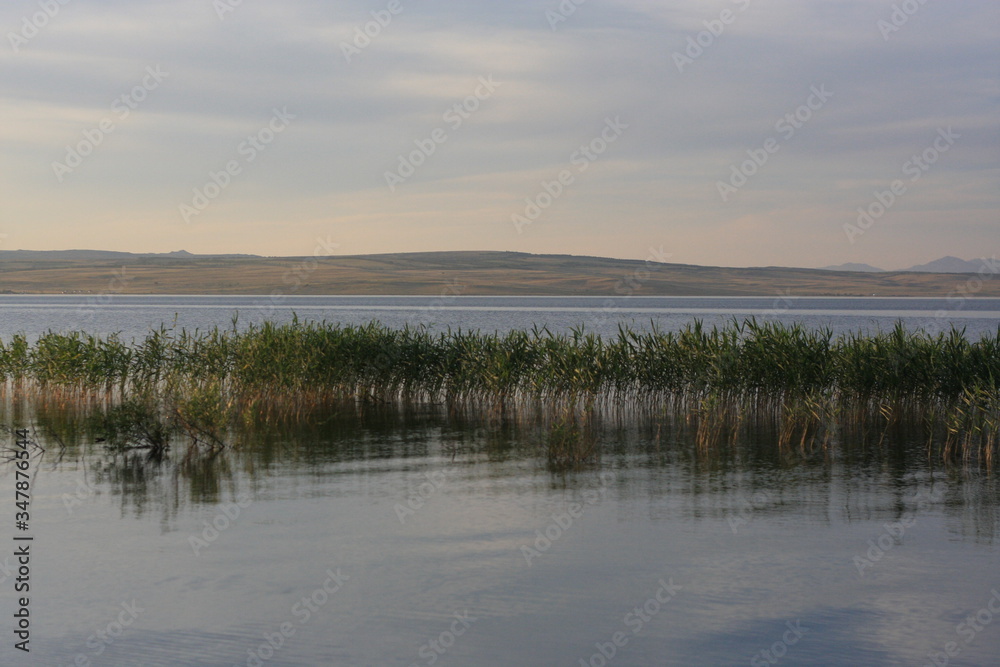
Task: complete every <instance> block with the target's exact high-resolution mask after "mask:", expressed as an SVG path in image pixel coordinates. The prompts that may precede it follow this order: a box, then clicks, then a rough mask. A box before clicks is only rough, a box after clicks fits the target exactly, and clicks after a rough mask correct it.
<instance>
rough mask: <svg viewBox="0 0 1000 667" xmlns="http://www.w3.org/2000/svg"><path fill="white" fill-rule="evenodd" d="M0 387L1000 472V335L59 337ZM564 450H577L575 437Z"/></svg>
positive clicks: (347, 331)
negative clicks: (929, 462)
mask: <svg viewBox="0 0 1000 667" xmlns="http://www.w3.org/2000/svg"><path fill="white" fill-rule="evenodd" d="M0 382H2V383H4V385H5V386H6V387H7V388H13V389H14V390H17V391H37V390H48V389H55V388H59V389H63V390H65V389H70V390H79V391H88V392H94V391H98V392H105V393H106V394H107V395H108V396H114V397H116V400H119V401H124V400H138V401H140V402H142V403H144V404H146V405H152V404H154V403H157V402H158V403H159V405H160V408H158V409H160V410H161V411H165V412H166V413H167V414H168V415H171V416H172V417H173V418H174V419H175V420H177V421H178V422H179V423H181V425H182V426H183V427H184V428H185V429H186V430H188V432H190V433H192V434H193V435H197V434H200V435H201V436H203V437H204V438H205V439H206V440H213V439H214V440H215V441H218V442H222V441H224V438H223V437H222V435H223V433H222V432H223V431H224V430H225V428H226V424H227V422H228V421H231V420H232V419H233V418H234V415H243V418H246V415H247V414H248V413H255V412H267V411H268V410H276V409H283V410H286V411H287V410H292V411H294V410H296V409H305V408H306V407H308V406H310V405H316V404H318V403H322V402H324V401H333V400H337V401H342V400H351V401H356V402H362V403H364V402H389V403H401V404H412V403H434V404H441V405H444V406H447V408H448V409H449V410H452V411H463V410H476V411H493V412H496V413H498V414H505V413H507V412H509V411H516V410H519V409H520V410H523V409H525V407H526V406H532V409H536V408H538V406H542V407H543V409H550V410H553V411H555V412H558V413H560V414H562V413H565V412H566V411H567V410H570V411H572V410H576V409H587V410H592V409H599V410H604V411H615V410H637V409H638V410H661V411H668V412H671V413H672V414H682V415H684V416H685V418H686V419H688V420H690V421H693V422H696V423H697V424H699V443H700V444H703V445H705V446H708V445H710V444H711V443H713V442H717V441H719V440H720V439H725V438H727V437H736V435H737V434H738V433H739V432H740V429H742V428H745V427H752V426H753V425H754V424H763V423H765V422H766V423H775V422H777V423H780V424H781V426H782V428H781V433H782V435H781V438H780V442H779V444H782V445H787V444H791V443H794V442H796V441H800V442H801V443H804V442H805V441H806V440H809V441H814V440H816V439H817V438H818V439H820V440H822V439H824V438H829V437H830V435H831V434H832V433H835V432H836V431H837V429H838V428H843V427H845V426H847V427H851V428H856V427H861V428H863V427H865V426H866V425H869V424H870V425H871V426H872V427H873V428H876V427H877V428H884V427H885V426H886V425H888V424H892V423H894V422H896V421H899V420H901V419H908V420H914V419H916V420H923V421H925V422H926V423H927V425H928V433H929V437H931V438H939V439H941V440H942V443H943V444H942V447H943V449H944V451H945V452H946V453H947V454H948V455H949V456H971V455H982V456H984V457H986V458H987V459H988V460H992V457H993V455H994V453H995V450H996V448H997V441H998V432H1000V327H998V330H997V333H996V335H989V336H986V337H984V338H982V339H980V340H978V341H970V340H969V339H967V338H966V337H965V335H964V332H962V331H958V330H952V331H949V332H947V333H942V334H939V335H936V336H931V335H929V334H926V333H922V332H910V331H907V330H905V329H904V328H903V326H902V325H897V326H896V327H895V328H894V329H892V330H890V331H885V332H879V333H875V334H871V335H862V334H851V335H846V336H840V337H834V336H833V334H832V333H831V332H830V331H829V330H813V329H806V328H804V327H801V326H798V325H781V324H777V323H774V322H758V321H756V320H755V319H748V320H745V321H733V322H732V323H730V324H729V325H727V326H724V327H712V328H706V327H704V326H703V325H702V323H701V322H699V321H695V322H692V323H691V324H689V325H688V326H687V327H685V328H684V329H682V330H681V331H678V332H659V331H656V330H650V331H642V332H639V331H633V330H630V329H627V328H620V329H619V332H618V334H617V336H614V337H609V338H601V337H599V336H596V335H594V334H590V333H586V332H585V331H583V330H582V329H578V330H573V331H572V332H570V333H568V334H554V333H551V332H549V331H548V330H546V329H537V328H536V329H534V330H532V331H511V332H509V333H503V334H501V333H483V332H480V331H461V330H458V331H452V330H449V331H446V332H437V333H434V332H432V331H430V330H428V329H426V328H421V327H417V328H413V327H407V328H402V329H392V328H388V327H385V326H383V325H381V324H379V323H377V322H372V323H369V324H365V325H360V326H354V325H341V324H331V323H327V322H300V321H298V320H295V321H293V322H291V323H288V324H274V323H264V324H262V325H257V326H249V327H247V328H245V329H242V330H237V329H236V328H235V327H234V328H233V329H229V330H222V329H218V328H216V329H213V330H211V331H205V332H200V331H194V332H189V331H185V330H181V331H174V330H170V329H167V328H161V329H159V330H155V331H152V332H151V333H150V334H149V335H148V336H147V337H146V338H145V339H143V340H138V341H131V342H125V341H123V340H121V339H120V338H119V337H118V336H115V335H112V336H108V337H105V338H101V337H97V336H92V335H88V334H85V333H81V332H71V333H54V332H49V333H46V334H45V335H43V336H41V337H40V338H38V339H37V340H36V341H35V342H34V343H29V342H28V341H27V339H26V338H25V337H24V336H14V337H13V338H12V339H10V340H9V341H0ZM164 406H166V407H164ZM296 406H298V407H296ZM569 432H570V433H572V431H569ZM554 441H556V442H559V443H560V447H562V448H563V449H565V448H566V442H567V438H566V437H565V433H561V434H559V437H557V438H554ZM970 452H971V453H972V454H970Z"/></svg>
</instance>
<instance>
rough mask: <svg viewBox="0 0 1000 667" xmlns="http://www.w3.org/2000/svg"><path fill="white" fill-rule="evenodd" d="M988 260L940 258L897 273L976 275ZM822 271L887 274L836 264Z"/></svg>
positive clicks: (864, 266)
mask: <svg viewBox="0 0 1000 667" xmlns="http://www.w3.org/2000/svg"><path fill="white" fill-rule="evenodd" d="M991 265H992V262H991V261H990V260H988V259H969V260H965V259H961V258H960V257H952V256H951V255H948V256H947V257H942V258H940V259H935V260H934V261H933V262H927V263H926V264H917V265H916V266H911V267H909V268H907V269H898V271H899V272H904V271H910V272H915V273H978V272H979V271H981V270H982V268H983V267H984V266H991ZM820 268H821V269H822V270H824V271H854V272H859V273H887V271H886V270H885V269H880V268H878V267H877V266H872V265H871V264H856V263H853V262H848V263H847V264H837V265H836V266H822V267H820Z"/></svg>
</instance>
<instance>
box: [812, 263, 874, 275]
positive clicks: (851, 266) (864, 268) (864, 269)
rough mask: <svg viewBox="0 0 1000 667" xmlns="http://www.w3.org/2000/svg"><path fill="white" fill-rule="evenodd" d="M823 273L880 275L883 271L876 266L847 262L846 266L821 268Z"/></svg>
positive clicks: (838, 265)
mask: <svg viewBox="0 0 1000 667" xmlns="http://www.w3.org/2000/svg"><path fill="white" fill-rule="evenodd" d="M821 270H823V271H857V272H860V273H882V272H883V271H885V269H880V268H878V267H877V266H872V265H871V264H858V263H856V262H848V263H847V264H837V265H836V266H824V267H821Z"/></svg>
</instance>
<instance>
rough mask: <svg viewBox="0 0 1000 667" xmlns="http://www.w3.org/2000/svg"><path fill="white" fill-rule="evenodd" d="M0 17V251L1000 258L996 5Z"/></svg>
mask: <svg viewBox="0 0 1000 667" xmlns="http://www.w3.org/2000/svg"><path fill="white" fill-rule="evenodd" d="M0 26H2V28H3V32H4V35H5V36H4V43H3V45H2V47H0V51H2V53H3V55H2V61H0V105H2V110H0V118H2V120H3V122H2V123H0V145H2V151H0V174H2V205H0V248H2V249H17V248H28V249H65V248H101V249H111V250H128V251H136V252H166V251H170V250H177V249H181V248H183V249H186V250H188V251H191V252H196V253H210V252H245V253H254V254H263V255H308V254H312V253H313V252H317V251H318V252H321V253H325V252H333V253H336V254H356V253H376V252H400V251H423V250H472V249H485V250H515V251H525V252H535V253H570V254H586V255H606V256H613V257H626V258H638V259H644V258H646V257H648V256H649V255H650V248H653V249H655V250H656V251H657V253H659V255H658V256H659V257H665V256H666V255H668V254H669V260H670V261H675V262H684V263H695V264H711V265H724V266H759V265H775V264H776V265H788V266H822V265H826V264H835V263H840V262H848V261H852V262H867V263H870V264H875V265H877V266H880V267H883V268H889V269H892V268H900V267H904V266H909V265H912V264H916V263H921V262H925V261H929V260H931V259H935V258H937V257H940V256H942V255H946V254H951V255H958V256H960V257H963V258H972V257H978V256H982V255H986V256H990V255H993V254H996V253H998V252H1000V167H998V162H1000V129H998V128H1000V83H998V81H1000V2H997V0H962V1H960V2H953V1H947V2H946V1H945V0H905V1H903V0H896V1H895V2H890V1H889V0H844V1H839V0H838V1H832V0H736V1H734V0H701V1H698V0H676V1H656V2H654V1H652V0H648V1H643V0H563V1H562V2H561V3H560V1H559V0H545V1H528V0H502V1H501V0H490V1H489V2H487V1H485V0H462V1H461V2H459V1H458V0H452V1H448V2H444V1H437V2H435V1H432V0H393V1H392V2H390V1H388V0H372V1H370V2H355V1H351V0H348V1H344V2H321V1H312V2H307V1H304V0H291V1H289V0H283V1H281V2H278V1H277V0H242V1H241V0H214V1H213V0H175V1H161V2H125V1H123V0H122V1H118V0H33V1H27V0H7V1H6V2H4V3H2V4H0ZM365 33H367V34H365ZM456 105H457V107H456ZM915 158H916V159H915ZM893 190H895V192H894V191H893ZM880 200H881V201H880ZM535 206H537V207H538V208H537V209H536V208H535ZM859 207H861V208H863V209H866V210H868V211H870V213H871V214H872V217H871V218H862V219H861V220H860V221H859V213H858V209H859ZM319 240H322V241H323V243H320V242H319ZM334 244H337V245H336V246H334ZM324 246H325V248H324Z"/></svg>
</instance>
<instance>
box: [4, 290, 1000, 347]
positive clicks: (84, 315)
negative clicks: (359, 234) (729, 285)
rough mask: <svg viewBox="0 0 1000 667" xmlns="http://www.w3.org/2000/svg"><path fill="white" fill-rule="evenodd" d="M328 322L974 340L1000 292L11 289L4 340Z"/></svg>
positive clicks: (987, 327)
mask: <svg viewBox="0 0 1000 667" xmlns="http://www.w3.org/2000/svg"><path fill="white" fill-rule="evenodd" d="M295 315H297V316H298V317H299V318H300V319H305V320H327V321H330V322H344V323H353V324H360V323H365V322H369V321H371V320H380V321H381V322H382V323H384V324H386V325H388V326H392V327H401V326H403V325H405V324H411V325H415V324H423V325H427V326H430V327H433V328H436V329H445V328H447V327H451V328H453V329H457V328H462V329H481V330H484V331H496V330H499V331H506V330H509V329H514V328H522V329H531V327H532V326H535V325H538V326H547V327H549V329H550V330H551V331H568V330H569V329H570V328H572V327H579V326H583V327H585V329H586V330H587V331H593V332H595V333H599V334H601V335H615V334H617V331H618V325H619V323H622V324H627V325H629V326H632V327H633V328H639V329H646V328H649V327H650V326H652V325H654V324H655V326H657V327H659V328H660V329H661V330H663V331H670V330H675V329H679V328H680V327H682V326H684V325H685V324H687V323H688V322H690V321H691V320H692V319H694V318H699V319H701V320H703V321H704V322H705V323H706V324H709V325H711V324H718V325H723V324H726V323H727V322H729V321H731V320H732V319H733V318H734V317H735V318H737V319H740V320H742V319H744V318H746V317H751V316H753V317H757V318H758V319H771V320H778V321H781V322H789V323H790V322H799V323H802V324H803V325H805V326H808V327H813V328H818V327H829V328H830V329H832V330H833V331H834V332H835V333H844V332H848V331H874V330H877V329H879V328H882V329H889V328H892V326H893V325H894V324H895V323H896V322H897V321H902V322H903V323H904V324H905V325H906V326H907V327H909V328H911V329H924V330H926V331H930V332H932V333H936V332H939V331H942V330H947V329H948V328H949V327H950V326H952V325H954V326H957V327H959V328H965V329H966V331H967V334H968V335H969V336H970V337H973V338H978V337H980V336H982V335H983V334H984V333H993V334H995V333H996V331H997V326H998V325H1000V299H959V298H951V299H945V298H940V299H882V298H867V299H861V298H797V297H786V296H776V297H774V298H756V297H754V298H750V297H747V298H729V297H627V298H626V297H618V298H600V297H463V296H451V295H445V296H439V297H393V296H386V297H372V296H364V297H351V296H320V297H314V296H284V295H282V296H278V297H274V298H271V297H254V296H246V297H240V296H196V297H192V296H122V295H113V296H88V297H84V296H10V295H0V338H3V339H4V340H6V339H9V337H10V336H11V335H13V334H15V333H25V334H28V335H29V336H31V337H34V336H37V335H39V334H41V333H43V332H45V331H47V330H49V329H52V330H54V331H70V330H76V329H82V330H86V331H90V332H92V333H98V334H108V333H112V332H122V333H123V334H124V336H125V337H126V338H132V337H136V336H139V337H141V336H145V335H146V333H147V332H148V331H149V330H150V329H151V328H158V327H159V326H160V325H161V324H166V325H167V326H177V327H185V328H187V329H210V328H212V327H215V326H219V327H222V328H229V327H231V326H232V321H233V318H234V316H238V317H237V319H238V324H237V326H245V325H247V324H248V323H260V322H262V321H264V320H265V319H269V320H274V321H289V320H291V319H292V317H293V316H295Z"/></svg>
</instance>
